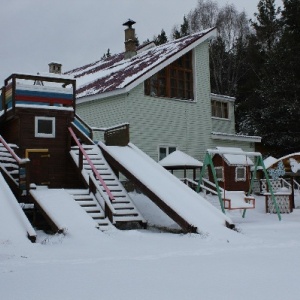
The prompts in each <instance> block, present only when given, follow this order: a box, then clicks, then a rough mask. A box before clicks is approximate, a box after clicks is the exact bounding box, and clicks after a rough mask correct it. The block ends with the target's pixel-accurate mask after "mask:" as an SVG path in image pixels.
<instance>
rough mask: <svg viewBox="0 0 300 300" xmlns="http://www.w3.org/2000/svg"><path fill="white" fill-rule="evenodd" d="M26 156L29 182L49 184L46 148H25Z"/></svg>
mask: <svg viewBox="0 0 300 300" xmlns="http://www.w3.org/2000/svg"><path fill="white" fill-rule="evenodd" d="M27 157H28V158H29V159H30V164H29V165H30V167H29V176H30V177H29V178H30V183H35V184H36V185H50V180H49V158H50V154H49V151H48V150H44V149H42V150H34V149H28V150H27Z"/></svg>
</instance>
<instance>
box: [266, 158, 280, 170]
mask: <svg viewBox="0 0 300 300" xmlns="http://www.w3.org/2000/svg"><path fill="white" fill-rule="evenodd" d="M277 160H278V159H277V158H275V157H273V156H269V157H267V158H266V159H264V165H265V168H266V169H268V168H270V167H271V166H272V165H273V164H275V163H276V162H277Z"/></svg>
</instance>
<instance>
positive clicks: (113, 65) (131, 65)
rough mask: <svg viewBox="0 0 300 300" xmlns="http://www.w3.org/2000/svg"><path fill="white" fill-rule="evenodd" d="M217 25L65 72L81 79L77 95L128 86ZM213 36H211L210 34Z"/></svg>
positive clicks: (104, 91) (99, 92)
mask: <svg viewBox="0 0 300 300" xmlns="http://www.w3.org/2000/svg"><path fill="white" fill-rule="evenodd" d="M212 31H213V29H212V28H211V29H208V30H204V31H201V32H198V33H195V34H192V35H190V36H187V37H183V38H181V39H178V40H174V41H171V42H169V43H166V44H163V45H160V46H156V47H153V48H150V49H148V50H145V51H143V52H141V53H138V54H137V55H135V56H134V57H132V58H131V59H124V53H120V54H115V55H112V56H111V57H109V58H105V59H101V60H99V61H96V62H94V63H91V64H87V65H85V66H82V67H79V68H76V69H73V70H71V71H68V72H66V73H65V74H67V75H71V76H74V78H76V81H77V98H82V97H85V96H91V95H97V94H102V93H106V92H112V91H115V90H118V89H122V88H125V87H127V86H128V85H130V84H132V83H133V82H135V81H136V80H137V79H138V78H140V77H141V76H143V75H145V74H147V72H149V71H150V70H152V69H153V68H155V67H158V66H159V65H160V64H162V63H163V62H165V61H167V60H169V59H171V58H172V57H173V56H174V55H176V54H178V53H180V52H181V51H182V52H183V51H184V49H186V48H187V47H189V46H190V45H192V44H193V43H195V46H196V45H198V44H197V41H199V40H200V39H201V38H202V37H205V36H206V35H207V36H208V34H209V33H210V32H212ZM208 38H209V36H208Z"/></svg>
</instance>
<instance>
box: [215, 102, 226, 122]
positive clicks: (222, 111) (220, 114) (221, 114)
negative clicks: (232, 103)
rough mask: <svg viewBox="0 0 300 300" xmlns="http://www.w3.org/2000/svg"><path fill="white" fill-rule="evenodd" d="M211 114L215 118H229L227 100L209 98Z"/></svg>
mask: <svg viewBox="0 0 300 300" xmlns="http://www.w3.org/2000/svg"><path fill="white" fill-rule="evenodd" d="M218 106H219V107H218ZM211 116H212V117H213V118H217V119H223V120H229V102H227V101H220V100H211Z"/></svg>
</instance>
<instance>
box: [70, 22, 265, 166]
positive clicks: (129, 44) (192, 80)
mask: <svg viewBox="0 0 300 300" xmlns="http://www.w3.org/2000/svg"><path fill="white" fill-rule="evenodd" d="M133 24H134V22H133V21H132V22H130V23H129V22H127V23H125V24H123V25H126V26H127V28H126V29H125V52H123V53H120V54H116V55H112V56H110V57H107V58H103V59H101V60H99V61H96V62H93V63H90V64H87V65H85V66H82V67H79V68H76V69H74V70H71V71H69V72H67V73H66V74H68V75H72V76H74V77H75V78H76V80H77V100H76V101H77V103H76V104H77V113H78V114H79V116H80V117H81V118H82V119H83V120H85V121H86V122H87V123H88V124H89V125H90V126H92V127H97V128H107V127H111V126H114V125H117V124H123V123H129V124H130V140H131V142H132V143H134V144H135V145H136V146H138V147H139V148H140V149H141V150H143V151H144V152H146V153H147V154H148V155H149V156H151V157H152V158H153V159H154V160H156V161H159V160H161V159H162V158H164V157H165V156H166V155H168V154H169V153H171V152H173V151H174V150H176V149H177V150H181V151H183V152H185V153H187V154H188V155H190V156H192V157H194V158H196V159H198V160H203V158H204V154H205V152H206V149H208V148H215V147H216V146H223V147H231V146H234V147H239V148H242V149H243V150H244V151H253V150H254V149H255V143H260V141H261V138H260V137H256V136H241V135H236V133H235V118H234V102H235V99H234V98H232V97H228V96H222V95H216V94H212V93H211V90H210V74H209V43H210V40H211V39H213V38H214V37H215V36H216V29H214V28H211V29H207V30H204V31H201V32H198V33H195V34H192V35H190V36H187V37H183V38H181V39H178V40H174V41H171V42H169V43H166V44H163V45H160V46H156V45H155V44H154V43H148V44H145V45H142V46H141V47H138V48H136V47H135V30H134V28H133V27H132V25H133ZM99 138H100V137H99Z"/></svg>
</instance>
